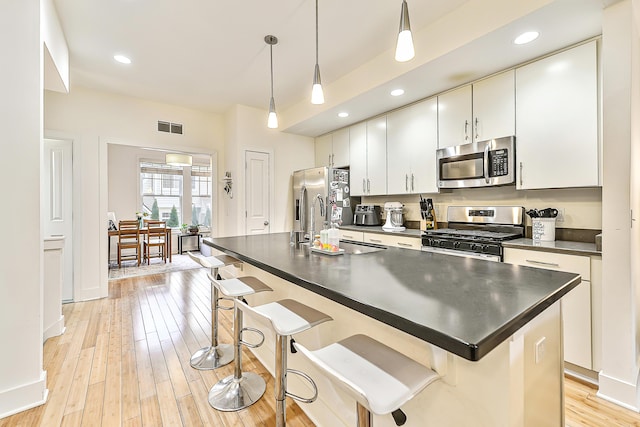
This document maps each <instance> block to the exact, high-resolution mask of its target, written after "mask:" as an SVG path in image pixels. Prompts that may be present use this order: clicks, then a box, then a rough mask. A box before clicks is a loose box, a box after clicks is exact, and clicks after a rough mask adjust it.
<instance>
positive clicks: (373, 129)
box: [367, 116, 387, 195]
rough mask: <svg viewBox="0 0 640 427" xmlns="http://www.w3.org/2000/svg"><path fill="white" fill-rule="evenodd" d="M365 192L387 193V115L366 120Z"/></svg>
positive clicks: (373, 193)
mask: <svg viewBox="0 0 640 427" xmlns="http://www.w3.org/2000/svg"><path fill="white" fill-rule="evenodd" d="M367 194H371V195H380V194H387V117H386V116H384V117H378V118H377V119H373V120H369V121H368V122H367Z"/></svg>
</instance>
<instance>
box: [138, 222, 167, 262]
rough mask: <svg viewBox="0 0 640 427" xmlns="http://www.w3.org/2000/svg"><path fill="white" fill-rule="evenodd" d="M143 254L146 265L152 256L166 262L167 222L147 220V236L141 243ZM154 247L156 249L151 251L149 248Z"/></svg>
mask: <svg viewBox="0 0 640 427" xmlns="http://www.w3.org/2000/svg"><path fill="white" fill-rule="evenodd" d="M142 245H143V247H144V256H145V259H146V260H147V265H149V264H150V263H151V258H152V257H159V258H162V259H163V261H164V262H165V264H166V262H167V223H166V221H154V220H149V221H147V238H146V239H145V240H144V241H143V243H142ZM152 247H156V248H157V251H156V252H155V253H153V254H152V253H151V248H152Z"/></svg>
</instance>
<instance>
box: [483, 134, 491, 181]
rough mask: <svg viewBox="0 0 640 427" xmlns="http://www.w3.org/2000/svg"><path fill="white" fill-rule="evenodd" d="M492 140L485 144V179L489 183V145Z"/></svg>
mask: <svg viewBox="0 0 640 427" xmlns="http://www.w3.org/2000/svg"><path fill="white" fill-rule="evenodd" d="M490 145H491V142H487V145H485V146H484V181H485V182H486V183H487V184H488V183H489V146H490Z"/></svg>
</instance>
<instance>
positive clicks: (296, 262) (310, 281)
mask: <svg viewBox="0 0 640 427" xmlns="http://www.w3.org/2000/svg"><path fill="white" fill-rule="evenodd" d="M204 243H205V244H206V245H208V246H211V247H213V248H215V249H217V250H219V251H222V252H225V253H227V254H230V255H234V256H236V257H238V258H239V259H241V260H242V261H244V263H245V265H244V267H243V270H244V271H242V272H240V274H243V275H253V276H256V277H259V278H260V279H262V280H263V281H264V282H265V283H267V284H268V285H269V286H271V287H272V288H273V289H274V292H272V293H264V294H261V295H256V296H254V297H253V298H249V302H250V303H251V304H262V303H266V302H268V301H271V300H274V299H280V298H294V299H298V300H300V301H301V302H303V303H305V304H307V305H311V306H313V307H315V308H317V309H319V310H322V311H323V312H325V313H327V314H329V315H330V316H332V317H333V319H334V321H333V322H330V323H327V324H326V325H321V326H319V327H317V328H313V329H312V330H310V331H307V332H305V333H302V334H299V335H298V336H296V340H300V341H301V342H303V343H304V344H305V346H307V347H310V348H318V347H321V346H324V345H327V344H329V343H331V342H334V341H337V340H339V339H341V338H344V337H346V336H348V335H352V334H354V333H364V334H367V335H370V336H372V337H373V338H376V339H378V340H380V341H382V342H385V343H386V344H388V345H390V346H392V347H394V348H396V349H398V350H400V351H402V352H403V353H405V354H407V355H408V356H410V357H412V358H414V359H415V360H417V361H419V362H420V363H423V364H425V365H426V366H429V367H431V368H432V369H434V370H436V371H437V372H438V373H439V374H440V375H441V376H442V381H438V382H437V383H435V384H433V385H432V386H430V387H429V388H428V389H427V390H425V391H424V392H422V393H421V394H420V395H419V396H417V397H416V398H415V399H414V400H413V401H411V402H409V404H407V405H406V407H405V408H403V409H404V410H405V412H406V413H407V415H408V416H409V421H408V423H407V425H408V426H412V425H416V426H418V425H425V422H427V421H428V422H429V424H430V425H438V426H443V425H470V424H471V423H473V425H487V426H502V425H504V426H511V425H514V426H520V425H531V426H533V425H535V426H544V425H548V426H560V425H563V419H564V417H563V405H562V400H563V390H562V372H563V367H562V360H563V359H562V345H561V342H562V336H561V310H560V304H559V300H560V298H561V297H562V296H563V295H565V294H566V293H567V292H569V291H570V290H571V289H573V288H574V287H575V286H577V285H578V284H579V283H580V276H579V275H577V274H571V273H561V272H553V271H549V270H540V269H534V268H527V267H521V266H513V265H508V264H502V263H492V262H487V261H482V260H475V259H469V258H461V257H454V256H447V255H439V254H431V253H425V252H419V251H411V250H404V249H400V248H386V249H380V250H377V251H374V252H369V253H362V254H354V253H347V254H344V255H338V256H329V255H325V254H318V253H314V252H310V251H309V248H308V247H307V246H304V245H301V246H299V247H295V246H291V245H290V244H289V234H288V233H279V234H269V235H257V236H240V237H228V238H214V239H205V240H204ZM251 321H252V320H251V319H250V316H249V318H248V319H247V324H250V323H251ZM254 321H255V320H254ZM253 326H257V327H259V328H260V329H262V330H263V331H265V332H266V335H267V337H268V340H267V342H266V343H265V345H264V346H263V347H261V348H259V349H257V350H256V351H255V353H256V355H257V357H258V358H259V359H260V360H261V362H262V363H263V364H264V365H265V366H266V367H267V368H268V369H270V370H271V371H272V372H273V365H274V361H273V357H274V356H273V348H274V344H273V334H272V333H271V332H270V331H269V329H268V327H267V326H266V325H262V324H254V325H253ZM289 364H290V367H292V368H295V369H302V370H305V371H307V372H308V373H309V374H311V375H312V376H313V377H314V378H315V379H316V381H317V382H318V383H319V388H320V397H319V399H318V401H317V402H315V403H313V404H310V405H301V406H302V408H303V410H305V412H307V413H308V414H309V416H310V418H311V419H312V420H314V422H316V423H317V424H318V425H319V426H336V425H345V426H351V425H354V421H355V414H354V409H353V408H354V407H353V404H352V402H351V401H350V400H349V399H348V397H346V395H344V394H342V393H341V392H340V390H339V389H337V388H335V387H334V386H333V385H332V384H331V383H329V382H327V381H326V380H324V379H322V378H318V377H319V376H320V374H319V373H318V372H317V371H315V370H314V369H313V367H312V366H311V365H310V364H309V363H307V362H306V361H305V360H304V358H303V357H301V356H298V355H292V356H291V357H290V358H289ZM305 387H306V385H305V384H304V383H298V382H297V381H294V379H293V378H292V379H290V388H291V389H292V391H293V392H294V393H297V394H305V392H307V393H306V394H308V391H307V390H305ZM296 389H298V390H296ZM387 418H389V419H387ZM375 423H376V426H385V425H389V426H392V425H394V424H393V420H392V419H391V418H390V417H380V419H378V418H376V420H375Z"/></svg>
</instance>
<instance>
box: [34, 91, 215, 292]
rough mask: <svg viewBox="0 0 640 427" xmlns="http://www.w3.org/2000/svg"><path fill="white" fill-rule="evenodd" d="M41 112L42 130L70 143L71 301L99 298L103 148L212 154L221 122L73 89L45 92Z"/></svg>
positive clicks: (103, 287) (103, 248) (102, 283)
mask: <svg viewBox="0 0 640 427" xmlns="http://www.w3.org/2000/svg"><path fill="white" fill-rule="evenodd" d="M44 108H45V115H44V119H45V122H44V126H45V129H46V130H47V131H48V132H53V133H55V134H57V135H68V137H67V138H68V139H71V140H73V145H74V149H73V152H74V159H73V162H74V172H75V171H76V170H77V173H74V180H77V181H79V182H80V186H79V188H80V190H79V194H74V205H75V204H76V203H77V205H78V208H77V211H76V210H74V237H75V239H74V248H75V250H74V254H73V257H74V265H76V267H77V266H79V267H78V268H77V269H76V272H77V276H79V277H74V283H75V284H76V286H75V289H74V300H75V301H84V300H88V299H94V298H102V297H105V296H106V295H107V293H108V277H107V269H108V267H107V260H108V255H107V233H106V224H107V210H108V179H107V174H108V162H107V156H108V150H107V145H108V144H121V145H130V146H135V147H148V148H158V149H166V150H175V151H186V152H195V153H215V152H217V151H218V150H220V149H221V148H222V141H223V139H222V136H223V122H222V117H221V116H219V115H216V114H211V113H208V112H204V111H199V110H193V109H188V108H184V107H178V106H175V105H170V104H163V103H157V102H151V101H145V100H141V99H138V98H132V97H127V96H124V95H118V94H113V93H104V92H99V91H93V90H89V89H86V88H82V87H76V86H72V88H71V91H70V92H69V93H68V94H63V93H58V92H51V91H45V98H44ZM158 120H164V121H170V122H174V123H182V124H183V129H184V134H182V135H178V134H170V133H164V132H158V131H157V122H158ZM75 185H76V182H74V188H75ZM134 213H135V211H134ZM214 215H215V214H214Z"/></svg>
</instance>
